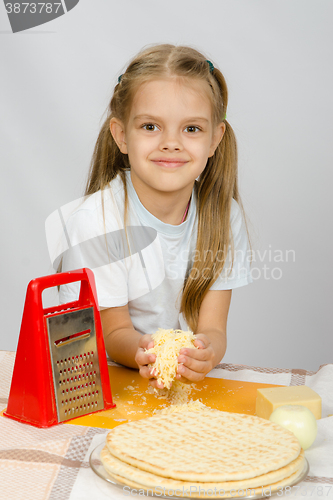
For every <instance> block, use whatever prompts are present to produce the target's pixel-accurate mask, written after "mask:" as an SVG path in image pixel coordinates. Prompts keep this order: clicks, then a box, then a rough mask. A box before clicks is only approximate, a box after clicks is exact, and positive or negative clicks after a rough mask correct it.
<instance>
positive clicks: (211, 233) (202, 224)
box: [85, 44, 242, 332]
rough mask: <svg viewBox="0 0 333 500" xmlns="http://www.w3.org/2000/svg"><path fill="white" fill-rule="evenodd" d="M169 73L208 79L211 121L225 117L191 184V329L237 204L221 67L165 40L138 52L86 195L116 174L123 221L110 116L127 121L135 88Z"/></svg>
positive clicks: (104, 132) (112, 109)
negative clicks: (194, 217)
mask: <svg viewBox="0 0 333 500" xmlns="http://www.w3.org/2000/svg"><path fill="white" fill-rule="evenodd" d="M169 76H178V77H183V78H187V79H200V80H202V81H205V82H207V83H208V85H209V88H210V92H209V97H210V99H211V103H212V110H213V120H214V124H216V125H217V124H218V123H221V122H222V121H224V123H225V126H226V129H225V133H224V136H223V138H222V140H221V142H220V144H219V145H218V147H217V149H216V151H215V153H214V156H212V157H211V158H209V159H208V161H207V165H206V167H205V170H204V171H203V172H202V174H201V176H200V179H199V180H198V181H196V182H195V193H196V196H197V214H198V236H197V243H196V251H195V254H196V255H199V256H200V258H199V259H195V260H194V261H193V263H192V268H191V269H190V270H189V272H188V274H187V276H186V277H185V280H184V286H183V293H182V297H181V312H182V313H183V315H184V317H185V319H186V321H187V323H188V325H189V327H190V328H191V329H192V330H193V331H194V332H195V330H196V328H197V323H198V316H199V310H200V306H201V304H202V301H203V299H204V297H205V295H206V293H207V291H208V290H209V288H210V287H211V286H212V284H213V283H214V282H215V281H216V279H217V277H218V275H219V273H220V272H221V271H222V269H223V267H224V265H225V262H226V257H227V253H228V248H229V245H231V247H233V242H232V234H231V227H230V210H231V203H232V199H235V200H236V201H237V202H238V203H239V204H240V206H241V203H240V199H239V193H238V184H237V145H236V139H235V135H234V132H233V130H232V128H231V126H230V124H229V123H228V122H227V120H226V118H225V117H226V112H227V105H228V90H227V85H226V82H225V79H224V77H223V75H222V73H221V71H219V70H218V69H217V68H213V67H212V66H211V64H209V63H208V61H207V59H206V57H205V56H204V55H202V54H201V53H200V52H198V51H197V50H195V49H193V48H191V47H184V46H174V45H169V44H163V45H156V46H152V47H149V48H148V49H146V50H143V51H142V52H140V53H139V54H138V55H137V56H136V57H135V58H134V59H133V60H132V61H131V62H130V64H129V65H128V67H127V69H126V71H125V72H124V74H123V75H121V78H120V79H119V82H118V83H117V85H116V86H115V89H114V94H113V96H112V99H111V102H110V105H109V107H108V113H107V117H106V120H105V122H104V124H103V126H102V129H101V131H100V133H99V136H98V139H97V142H96V146H95V149H94V153H93V158H92V162H91V167H90V172H89V177H88V182H87V186H86V192H85V194H86V195H90V194H92V193H95V192H96V191H99V190H103V189H104V188H105V187H106V186H107V185H108V183H109V182H110V181H111V180H112V179H113V178H114V177H115V176H116V175H118V174H120V175H121V178H122V180H123V183H124V189H125V220H126V216H127V189H126V179H125V171H126V170H128V169H130V164H129V161H128V157H127V155H125V154H123V153H121V152H120V150H119V148H118V146H117V145H116V143H115V141H114V139H113V137H112V135H111V132H110V120H111V118H113V117H115V118H118V119H119V120H121V121H122V122H123V123H126V121H127V119H128V116H129V113H130V109H131V104H132V101H133V97H134V95H135V93H136V91H137V89H138V88H139V86H140V85H141V84H143V83H145V82H147V81H150V80H153V79H154V78H163V77H169ZM241 208H242V206H241ZM207 250H209V251H207ZM221 255H222V258H221Z"/></svg>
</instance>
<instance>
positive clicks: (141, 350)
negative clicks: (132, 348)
mask: <svg viewBox="0 0 333 500" xmlns="http://www.w3.org/2000/svg"><path fill="white" fill-rule="evenodd" d="M152 347H154V341H153V340H152V338H151V335H148V334H147V335H142V336H141V338H140V340H139V343H138V350H137V351H136V354H135V361H136V363H137V364H138V367H139V373H140V375H141V377H143V378H149V379H151V378H152V376H151V373H150V372H151V368H149V367H148V364H150V363H154V361H155V360H156V354H151V353H147V352H146V349H151V348H152Z"/></svg>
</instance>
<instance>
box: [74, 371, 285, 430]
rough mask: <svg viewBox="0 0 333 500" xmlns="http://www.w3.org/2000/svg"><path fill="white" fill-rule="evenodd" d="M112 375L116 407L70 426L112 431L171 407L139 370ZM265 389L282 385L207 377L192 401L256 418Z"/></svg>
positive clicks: (116, 372) (193, 390)
mask: <svg viewBox="0 0 333 500" xmlns="http://www.w3.org/2000/svg"><path fill="white" fill-rule="evenodd" d="M109 376H110V381H111V390H112V397H113V401H114V403H116V405H117V406H116V408H112V409H111V410H106V411H101V412H98V413H93V414H91V415H86V416H84V417H79V418H76V419H73V420H71V421H68V422H66V423H67V424H71V425H85V426H89V427H101V428H105V429H112V428H113V427H116V426H117V425H121V424H123V423H124V422H128V421H129V420H140V419H141V418H145V417H150V416H152V415H153V412H154V410H155V409H162V408H165V407H167V406H169V403H167V402H166V400H165V399H160V398H158V396H156V395H154V394H148V392H147V390H148V381H147V380H146V379H143V378H142V377H141V376H140V375H139V373H138V371H137V370H132V369H130V368H122V367H118V366H109ZM264 387H281V386H277V385H272V384H257V383H254V382H241V381H239V380H225V379H221V378H211V377H206V378H205V379H204V380H203V381H202V382H198V383H196V384H194V388H193V389H192V392H191V395H190V399H193V400H197V399H199V400H200V401H201V402H202V403H204V404H205V405H207V406H209V407H210V408H215V409H217V410H222V411H230V412H233V413H246V414H248V415H255V404H256V397H257V389H259V388H264Z"/></svg>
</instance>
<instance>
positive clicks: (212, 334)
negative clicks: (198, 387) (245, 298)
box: [177, 290, 231, 382]
mask: <svg viewBox="0 0 333 500" xmlns="http://www.w3.org/2000/svg"><path fill="white" fill-rule="evenodd" d="M230 301H231V290H209V291H208V292H207V294H206V296H205V298H204V300H203V301H202V304H201V307H200V311H199V321H198V328H197V331H196V332H194V333H195V334H196V337H197V339H196V341H195V345H196V346H198V349H188V348H186V349H184V348H183V349H181V351H180V353H179V357H178V362H179V363H181V364H180V365H179V366H178V370H177V372H178V373H177V380H180V381H182V382H197V381H199V380H203V378H204V377H205V376H206V375H207V373H208V372H210V370H212V369H213V368H214V367H215V366H216V365H217V364H218V363H219V362H220V361H221V359H222V358H223V356H224V354H225V351H226V348H227V335H226V332H227V319H228V312H229V306H230Z"/></svg>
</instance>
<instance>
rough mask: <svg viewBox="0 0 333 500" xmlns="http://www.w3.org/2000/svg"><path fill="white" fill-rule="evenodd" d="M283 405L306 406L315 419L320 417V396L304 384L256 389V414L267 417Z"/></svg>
mask: <svg viewBox="0 0 333 500" xmlns="http://www.w3.org/2000/svg"><path fill="white" fill-rule="evenodd" d="M283 405H302V406H306V408H308V409H309V410H311V411H312V413H313V414H314V416H315V417H316V419H317V420H318V419H319V418H321V397H320V396H319V395H318V394H317V393H316V392H315V391H314V390H312V389H311V388H310V387H307V386H306V385H295V386H290V387H269V388H267V389H257V399H256V415H257V416H258V417H262V418H266V419H269V417H270V415H271V413H272V412H273V411H274V410H275V408H278V407H279V406H283Z"/></svg>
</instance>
